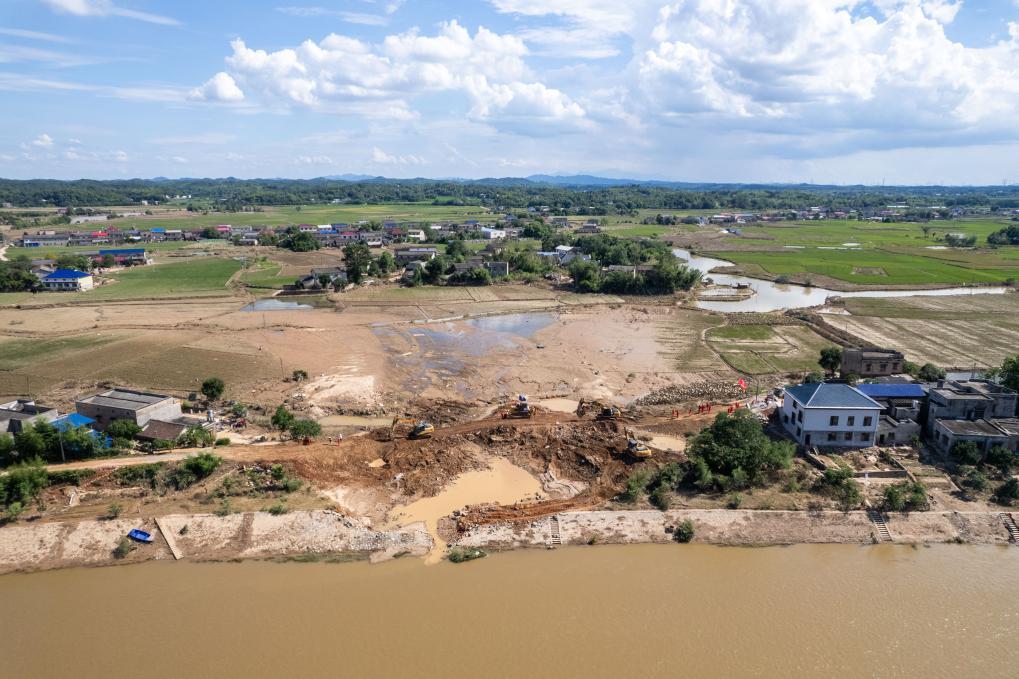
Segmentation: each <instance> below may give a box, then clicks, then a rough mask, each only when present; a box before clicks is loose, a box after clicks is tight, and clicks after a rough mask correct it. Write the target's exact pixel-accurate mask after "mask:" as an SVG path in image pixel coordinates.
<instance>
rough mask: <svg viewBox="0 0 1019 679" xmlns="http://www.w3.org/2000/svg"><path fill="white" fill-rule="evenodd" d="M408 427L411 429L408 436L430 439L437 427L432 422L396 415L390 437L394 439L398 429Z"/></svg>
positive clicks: (409, 437)
mask: <svg viewBox="0 0 1019 679" xmlns="http://www.w3.org/2000/svg"><path fill="white" fill-rule="evenodd" d="M408 427H409V430H408V431H407V438H408V439H411V440H416V439H430V438H432V434H434V433H435V427H434V426H433V425H432V423H431V422H425V421H424V420H416V419H414V418H413V417H394V418H393V424H392V425H390V427H389V439H390V440H392V439H393V437H394V436H395V435H396V432H397V429H400V430H401V431H403V430H404V429H406V428H408Z"/></svg>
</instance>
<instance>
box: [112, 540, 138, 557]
mask: <svg viewBox="0 0 1019 679" xmlns="http://www.w3.org/2000/svg"><path fill="white" fill-rule="evenodd" d="M133 551H134V543H133V542H131V538H128V537H122V538H120V542H118V543H117V546H116V547H114V548H113V558H114V559H123V558H124V557H126V556H127V555H128V554H130V553H131V552H133Z"/></svg>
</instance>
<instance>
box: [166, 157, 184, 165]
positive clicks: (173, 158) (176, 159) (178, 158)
mask: <svg viewBox="0 0 1019 679" xmlns="http://www.w3.org/2000/svg"><path fill="white" fill-rule="evenodd" d="M170 160H172V161H173V162H175V163H180V164H184V163H187V162H188V159H187V158H185V157H184V156H171V157H170Z"/></svg>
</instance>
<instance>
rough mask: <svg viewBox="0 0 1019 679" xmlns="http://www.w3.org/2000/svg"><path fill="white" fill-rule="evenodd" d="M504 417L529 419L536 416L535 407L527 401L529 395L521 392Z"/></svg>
mask: <svg viewBox="0 0 1019 679" xmlns="http://www.w3.org/2000/svg"><path fill="white" fill-rule="evenodd" d="M503 417H509V418H513V419H529V418H532V417H534V409H533V408H531V406H530V404H529V403H528V402H527V397H526V396H524V395H523V394H520V395H519V396H517V400H516V402H515V403H514V404H513V405H512V406H510V409H509V412H508V413H506V414H504V415H503Z"/></svg>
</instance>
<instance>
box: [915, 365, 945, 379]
mask: <svg viewBox="0 0 1019 679" xmlns="http://www.w3.org/2000/svg"><path fill="white" fill-rule="evenodd" d="M945 375H947V373H946V372H945V369H944V368H939V367H938V366H936V365H934V364H933V363H924V364H923V365H922V366H920V369H919V370H917V371H916V376H917V379H919V380H921V381H923V382H937V381H938V380H943V379H945Z"/></svg>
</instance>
